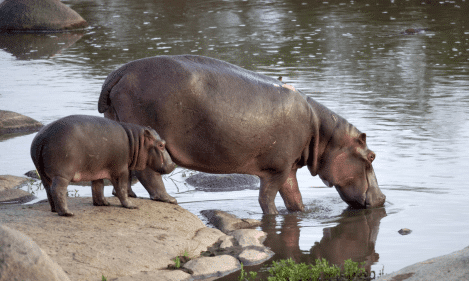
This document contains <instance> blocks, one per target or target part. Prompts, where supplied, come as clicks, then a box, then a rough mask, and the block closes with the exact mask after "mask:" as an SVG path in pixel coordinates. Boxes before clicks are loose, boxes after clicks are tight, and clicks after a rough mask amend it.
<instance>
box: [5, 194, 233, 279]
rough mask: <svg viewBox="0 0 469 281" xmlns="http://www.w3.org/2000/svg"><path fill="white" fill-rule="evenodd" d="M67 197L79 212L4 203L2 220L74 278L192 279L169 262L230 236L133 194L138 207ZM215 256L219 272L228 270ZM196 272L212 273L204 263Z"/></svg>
mask: <svg viewBox="0 0 469 281" xmlns="http://www.w3.org/2000/svg"><path fill="white" fill-rule="evenodd" d="M44 201H45V200H44ZM67 201H68V204H69V208H70V210H72V211H73V212H74V213H75V216H74V217H60V216H58V215H57V214H56V213H52V212H51V211H50V206H49V203H48V202H39V203H36V204H32V205H8V206H6V205H0V225H1V226H2V227H8V228H11V229H15V230H16V231H19V232H21V233H23V234H24V235H25V236H27V237H31V238H32V240H34V242H35V244H37V246H38V247H40V248H41V249H42V250H43V251H44V253H45V254H46V255H47V256H48V257H49V258H50V259H51V260H52V261H54V262H56V263H57V264H58V266H60V267H61V268H62V269H63V271H64V272H65V273H66V274H67V275H68V278H70V280H78V281H79V280H87V281H88V280H97V281H98V280H101V278H102V276H104V277H106V278H107V280H118V281H122V280H133V281H144V280H190V279H192V278H193V277H192V276H191V275H190V274H188V273H186V272H183V271H181V270H168V269H167V265H168V264H174V258H175V257H176V256H179V255H182V254H183V253H185V252H187V253H188V255H189V256H190V257H191V258H197V257H198V256H199V255H200V252H201V251H205V250H207V248H208V247H209V246H211V245H214V244H215V243H216V242H217V241H219V240H220V238H222V237H225V236H226V235H225V234H223V233H222V232H221V231H219V230H217V229H213V228H208V227H206V226H205V225H204V224H203V222H202V221H201V220H200V219H199V218H198V217H197V216H195V215H194V214H192V213H190V212H188V211H187V210H185V209H183V208H182V207H180V206H178V205H172V204H167V203H163V202H157V201H152V200H149V199H142V198H132V199H131V201H132V202H133V203H134V204H135V205H137V206H138V207H139V209H126V208H123V207H122V206H121V205H120V202H119V200H118V199H117V198H115V197H111V198H108V201H109V202H110V203H111V206H103V207H101V206H100V207H97V206H93V204H92V199H91V198H89V197H87V198H74V197H71V198H67ZM25 251H29V250H25ZM204 259H205V257H204ZM196 260H197V259H196ZM213 261H214V263H213V265H212V266H211V267H212V270H213V271H214V273H215V275H216V274H218V273H217V272H218V271H224V270H223V268H224V267H222V268H221V269H218V268H216V266H217V265H216V264H217V262H219V261H216V260H213ZM209 267H210V266H209ZM1 268H5V267H2V266H0V276H2V272H1ZM194 272H204V273H203V276H208V275H210V274H208V273H206V272H205V271H203V269H202V268H201V269H196V270H195V271H194ZM9 274H11V273H9ZM7 278H9V279H7V280H14V278H15V276H8V277H7Z"/></svg>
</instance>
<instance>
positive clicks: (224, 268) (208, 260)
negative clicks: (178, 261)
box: [184, 255, 241, 279]
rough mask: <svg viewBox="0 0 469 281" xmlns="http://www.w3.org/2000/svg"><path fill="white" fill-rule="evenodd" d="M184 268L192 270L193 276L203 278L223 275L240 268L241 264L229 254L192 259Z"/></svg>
mask: <svg viewBox="0 0 469 281" xmlns="http://www.w3.org/2000/svg"><path fill="white" fill-rule="evenodd" d="M184 268H187V269H190V270H192V271H193V272H194V273H193V274H192V277H193V278H196V279H202V278H210V277H222V276H225V275H228V274H230V273H232V272H235V271H237V270H240V268H241V264H240V263H239V261H238V259H236V258H235V257H232V256H229V255H222V256H215V257H202V258H198V259H195V260H191V261H189V262H188V263H186V264H185V265H184Z"/></svg>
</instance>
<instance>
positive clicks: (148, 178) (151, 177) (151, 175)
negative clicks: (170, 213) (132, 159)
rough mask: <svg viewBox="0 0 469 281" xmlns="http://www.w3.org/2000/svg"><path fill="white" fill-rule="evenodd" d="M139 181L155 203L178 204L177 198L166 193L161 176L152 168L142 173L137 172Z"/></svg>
mask: <svg viewBox="0 0 469 281" xmlns="http://www.w3.org/2000/svg"><path fill="white" fill-rule="evenodd" d="M135 174H136V175H137V178H138V180H139V181H140V182H141V183H142V185H143V187H145V189H146V190H147V191H148V193H149V194H150V198H151V199H152V200H155V201H162V202H167V203H171V204H177V200H176V198H174V197H172V196H171V195H169V194H168V193H167V192H166V188H165V187H164V183H163V179H162V178H161V175H160V174H159V173H157V172H155V171H153V170H152V169H150V168H146V169H145V170H142V171H135Z"/></svg>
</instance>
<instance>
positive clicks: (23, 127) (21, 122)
mask: <svg viewBox="0 0 469 281" xmlns="http://www.w3.org/2000/svg"><path fill="white" fill-rule="evenodd" d="M0 18H1V16H0ZM42 126H43V125H42V124H41V123H40V122H38V121H36V120H34V119H32V118H30V117H27V116H24V115H21V114H19V113H16V112H13V111H7V110H0V136H1V135H6V134H14V133H25V132H37V131H39V129H40V128H42Z"/></svg>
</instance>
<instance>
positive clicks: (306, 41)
mask: <svg viewBox="0 0 469 281" xmlns="http://www.w3.org/2000/svg"><path fill="white" fill-rule="evenodd" d="M310 2H311V1H275V0H274V1H202V0H195V1H180V0H176V1H175V0H172V1H132V0H130V1H129V0H126V1H123V0H115V1H100V0H97V1H75V0H73V1H64V3H65V4H67V5H69V6H70V7H72V8H73V9H75V10H76V11H77V12H78V13H79V14H81V15H82V16H83V17H84V18H85V19H86V20H87V21H88V22H89V23H90V27H89V28H88V29H86V30H83V31H81V32H72V33H64V34H58V33H54V34H32V35H31V34H14V35H5V34H3V35H0V77H1V78H0V79H1V86H0V108H1V109H4V110H11V111H15V112H18V113H21V114H25V115H27V116H30V117H32V118H35V119H37V120H39V121H41V122H43V123H45V124H47V123H50V122H52V121H54V120H56V119H58V118H61V117H64V116H66V115H70V114H90V115H97V116H99V113H98V112H97V99H98V96H99V92H100V88H101V85H102V83H103V81H104V79H105V78H106V76H107V75H108V74H109V73H110V72H111V71H112V70H114V69H115V68H117V67H119V66H120V65H122V64H124V63H126V62H129V61H131V60H135V59H139V58H144V57H149V56H155V55H163V54H165V55H178V54H197V55H205V56H210V57H215V58H218V59H222V60H226V61H228V62H231V63H234V64H237V65H239V66H242V67H244V68H247V69H250V70H254V71H258V72H261V73H263V74H266V75H269V76H272V77H278V76H282V77H283V81H285V82H287V83H289V84H292V85H294V86H295V87H296V88H297V89H300V90H301V91H303V92H304V93H306V94H308V95H311V96H312V97H313V98H315V99H316V100H318V101H319V102H321V103H323V104H324V105H326V106H327V107H329V108H330V109H332V110H333V111H335V112H336V113H338V114H340V115H341V116H343V117H344V118H346V119H347V120H348V121H349V122H351V123H352V124H354V125H355V126H357V127H358V128H359V129H360V130H361V131H363V132H366V133H367V141H368V145H369V147H370V148H371V149H373V150H374V151H375V152H376V154H377V159H376V161H375V162H374V168H375V172H376V175H377V178H378V182H379V184H380V187H381V189H382V191H383V192H384V193H385V195H386V196H387V202H386V204H385V206H384V207H383V208H379V209H374V210H361V211H357V210H348V209H347V206H346V204H345V203H343V202H342V201H341V200H340V198H339V195H338V194H337V192H336V191H335V190H334V189H330V188H324V185H323V184H322V182H321V181H320V180H319V179H318V178H317V177H316V178H313V177H311V176H310V175H309V173H308V171H307V169H302V170H300V171H299V184H300V189H301V191H302V194H303V199H304V202H305V205H306V207H307V209H308V211H307V212H306V213H304V214H288V213H287V212H286V210H285V207H284V205H283V202H282V201H281V198H280V197H279V198H277V201H276V203H277V206H278V207H279V209H280V211H281V215H279V216H275V217H272V216H264V217H263V216H262V214H261V210H260V207H259V204H258V202H257V193H258V192H257V191H256V190H243V191H233V192H213V193H211V192H203V191H197V190H195V188H193V187H190V186H188V185H184V184H183V183H182V181H183V180H184V178H183V177H182V176H181V174H177V175H173V176H171V177H167V178H166V184H167V189H168V191H169V192H170V193H171V194H172V195H174V196H176V198H177V199H178V201H179V202H180V204H181V206H183V207H184V208H186V209H188V210H190V211H191V212H193V213H196V214H199V216H200V213H199V212H200V211H201V210H204V209H221V210H224V211H228V212H232V213H234V214H236V215H238V216H241V217H250V218H256V219H262V220H263V222H264V223H263V225H262V227H260V229H262V230H264V231H266V232H268V233H269V237H268V239H267V241H266V243H267V245H269V247H271V248H272V249H273V250H274V251H275V252H276V256H275V257H274V259H280V258H288V257H292V258H293V259H295V260H297V261H301V262H312V261H314V259H316V258H318V257H321V258H326V259H328V260H329V261H330V262H333V263H338V264H340V263H342V262H343V260H345V259H348V258H352V259H353V260H354V261H357V262H362V261H365V262H366V266H367V268H368V269H370V270H374V271H376V272H377V273H378V272H380V271H383V270H384V272H385V273H390V272H392V271H395V270H398V269H400V268H402V267H405V266H407V265H410V264H413V263H415V262H418V261H423V260H425V259H429V258H432V257H435V256H439V255H444V254H448V253H450V252H453V251H456V250H459V249H462V248H463V247H465V246H467V245H468V244H469V239H468V237H469V221H468V219H467V218H468V217H469V204H468V203H467V202H468V200H469V195H468V183H469V174H468V167H469V161H468V159H469V150H468V149H467V147H468V138H469V119H468V111H469V79H468V78H469V56H468V50H469V18H468V17H467V14H468V12H469V11H468V5H467V4H466V3H465V2H460V1H439V2H438V1H412V2H411V1H397V0H396V1H379V2H377V1H357V2H355V1H324V2H321V1H319V2H317V1H315V2H314V3H310ZM409 28H414V29H417V28H422V29H428V30H426V31H425V32H421V33H418V34H412V35H405V34H401V32H403V31H405V30H406V29H409ZM33 137H34V134H29V135H24V136H18V137H15V138H12V139H7V140H0V174H11V175H17V176H21V175H22V174H23V173H25V172H27V171H29V170H31V169H33V163H32V161H31V159H30V156H29V147H30V143H31V141H32V138H33ZM178 181H180V182H178ZM69 190H70V191H72V192H73V194H79V195H80V196H90V195H91V189H90V188H87V187H70V188H69ZM75 190H76V192H75ZM135 190H136V191H137V193H138V194H139V195H140V196H148V195H147V193H146V192H145V190H144V189H143V187H141V185H139V184H137V185H136V186H135ZM106 192H107V195H108V196H110V193H111V188H106ZM39 196H43V197H44V194H43V193H41V192H39ZM401 228H409V229H411V230H412V233H411V234H409V235H406V236H402V235H400V234H399V233H398V230H399V229H401Z"/></svg>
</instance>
